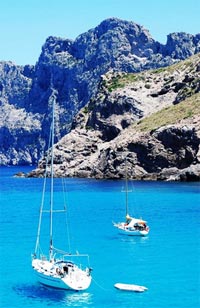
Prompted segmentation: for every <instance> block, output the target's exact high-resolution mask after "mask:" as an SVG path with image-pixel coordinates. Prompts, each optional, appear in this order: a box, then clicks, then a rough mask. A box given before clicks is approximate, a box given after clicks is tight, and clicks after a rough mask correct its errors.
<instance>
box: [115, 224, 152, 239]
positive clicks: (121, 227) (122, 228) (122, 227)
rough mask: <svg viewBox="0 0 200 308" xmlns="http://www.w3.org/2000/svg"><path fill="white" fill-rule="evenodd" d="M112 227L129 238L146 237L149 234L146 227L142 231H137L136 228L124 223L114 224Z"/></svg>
mask: <svg viewBox="0 0 200 308" xmlns="http://www.w3.org/2000/svg"><path fill="white" fill-rule="evenodd" d="M114 227H116V228H117V229H118V231H119V233H120V234H126V235H130V236H147V235H148V234H149V228H148V227H146V228H144V229H138V228H134V227H132V226H129V225H127V224H126V223H114Z"/></svg>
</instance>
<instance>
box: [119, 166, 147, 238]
mask: <svg viewBox="0 0 200 308" xmlns="http://www.w3.org/2000/svg"><path fill="white" fill-rule="evenodd" d="M125 165H126V162H125ZM129 192H130V190H129V189H128V179H127V166H126V187H125V193H126V215H125V221H124V222H118V223H113V225H114V227H116V228H117V229H118V230H119V233H121V234H126V235H136V236H147V235H148V234H149V227H148V226H147V222H146V221H145V220H143V219H140V218H135V217H131V216H130V215H129V204H128V193H129Z"/></svg>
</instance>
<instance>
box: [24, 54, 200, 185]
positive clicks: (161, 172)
mask: <svg viewBox="0 0 200 308" xmlns="http://www.w3.org/2000/svg"><path fill="white" fill-rule="evenodd" d="M199 72H200V54H198V55H195V56H192V57H190V58H189V59H187V60H185V61H181V62H179V63H178V64H175V65H172V66H169V67H166V68H160V69H156V70H150V71H144V72H141V73H118V72H113V71H110V72H109V73H107V74H106V75H103V76H102V78H101V83H100V85H99V91H98V94H97V95H96V99H92V100H90V102H89V103H88V104H87V105H86V106H85V107H83V108H82V109H81V110H80V112H79V113H78V114H77V116H76V118H75V120H74V122H73V125H72V130H71V132H70V133H69V134H67V135H65V136H64V137H63V138H62V139H61V140H60V141H59V142H58V143H57V144H56V145H55V158H54V163H55V175H56V176H58V177H63V176H64V177H68V176H70V177H73V176H75V177H94V178H122V177H124V173H125V165H124V164H125V159H126V162H127V170H128V176H129V178H132V179H142V180H147V179H148V180H149V179H150V180H152V179H153V180H182V181H199V180H200V93H199V92H200V77H199V76H200V75H199ZM44 166H45V160H44V159H43V160H41V161H40V163H39V167H38V168H37V169H36V170H35V171H33V172H31V173H30V174H29V176H43V174H44Z"/></svg>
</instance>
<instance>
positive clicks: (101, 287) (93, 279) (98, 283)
mask: <svg viewBox="0 0 200 308" xmlns="http://www.w3.org/2000/svg"><path fill="white" fill-rule="evenodd" d="M92 280H93V281H94V283H96V285H97V286H98V287H99V288H100V289H102V290H104V291H106V292H108V291H110V289H105V288H104V287H102V286H101V285H100V284H99V283H98V282H97V281H96V280H95V279H94V277H92Z"/></svg>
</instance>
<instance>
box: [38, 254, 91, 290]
mask: <svg viewBox="0 0 200 308" xmlns="http://www.w3.org/2000/svg"><path fill="white" fill-rule="evenodd" d="M32 266H33V269H34V273H35V275H36V277H37V280H38V282H39V283H41V284H43V285H46V286H49V287H53V288H57V289H63V290H75V291H81V290H86V289H88V288H89V286H90V284H91V280H92V278H91V275H90V274H89V271H85V270H81V269H80V268H78V267H77V266H76V265H74V266H73V269H71V270H70V271H69V273H68V274H65V275H63V274H60V273H58V272H57V270H58V267H56V266H54V265H53V264H52V263H51V262H49V261H42V260H39V259H34V260H33V261H32Z"/></svg>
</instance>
